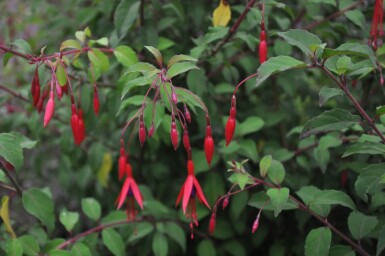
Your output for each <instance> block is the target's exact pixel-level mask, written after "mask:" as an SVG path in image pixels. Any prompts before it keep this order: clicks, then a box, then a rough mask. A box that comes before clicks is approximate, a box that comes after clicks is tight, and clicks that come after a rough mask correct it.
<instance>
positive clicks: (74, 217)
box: [59, 209, 79, 232]
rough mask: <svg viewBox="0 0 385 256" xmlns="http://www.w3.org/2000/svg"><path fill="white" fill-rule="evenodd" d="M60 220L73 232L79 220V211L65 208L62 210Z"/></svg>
mask: <svg viewBox="0 0 385 256" xmlns="http://www.w3.org/2000/svg"><path fill="white" fill-rule="evenodd" d="M59 219H60V222H61V224H63V226H64V227H65V229H66V230H67V231H68V232H71V231H72V229H73V228H74V226H75V225H76V223H77V222H78V221H79V213H77V212H69V211H67V209H63V210H62V211H61V212H60V217H59Z"/></svg>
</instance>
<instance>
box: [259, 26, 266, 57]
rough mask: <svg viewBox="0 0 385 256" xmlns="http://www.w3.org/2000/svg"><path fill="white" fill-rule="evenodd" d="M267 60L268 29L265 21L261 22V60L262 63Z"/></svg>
mask: <svg viewBox="0 0 385 256" xmlns="http://www.w3.org/2000/svg"><path fill="white" fill-rule="evenodd" d="M266 60H267V42H266V31H265V22H264V21H263V20H262V22H261V34H260V41H259V62H260V63H261V64H262V63H263V62H265V61H266Z"/></svg>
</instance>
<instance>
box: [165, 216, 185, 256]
mask: <svg viewBox="0 0 385 256" xmlns="http://www.w3.org/2000/svg"><path fill="white" fill-rule="evenodd" d="M165 231H166V232H165V234H167V235H168V236H169V237H170V238H171V239H173V240H174V241H175V242H177V243H178V244H179V245H180V247H181V248H182V251H183V252H186V232H184V230H183V229H182V228H181V226H180V225H178V224H176V223H174V222H166V223H165Z"/></svg>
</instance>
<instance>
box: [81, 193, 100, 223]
mask: <svg viewBox="0 0 385 256" xmlns="http://www.w3.org/2000/svg"><path fill="white" fill-rule="evenodd" d="M82 210H83V212H84V213H85V214H86V215H87V217H88V218H90V219H92V220H98V219H100V215H101V211H102V209H101V207H100V204H99V202H98V201H96V200H95V199H94V198H83V199H82Z"/></svg>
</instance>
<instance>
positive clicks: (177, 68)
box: [167, 62, 203, 86]
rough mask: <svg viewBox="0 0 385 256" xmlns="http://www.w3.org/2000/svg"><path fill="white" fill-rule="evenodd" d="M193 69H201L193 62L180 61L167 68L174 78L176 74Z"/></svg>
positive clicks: (170, 75)
mask: <svg viewBox="0 0 385 256" xmlns="http://www.w3.org/2000/svg"><path fill="white" fill-rule="evenodd" d="M191 69H199V68H198V67H197V65H195V64H194V63H191V62H178V63H175V64H174V65H172V66H171V67H170V68H169V69H168V70H167V74H168V76H169V77H170V78H173V77H174V76H176V75H179V74H181V73H185V72H187V71H189V70H191ZM202 86H203V85H202Z"/></svg>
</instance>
